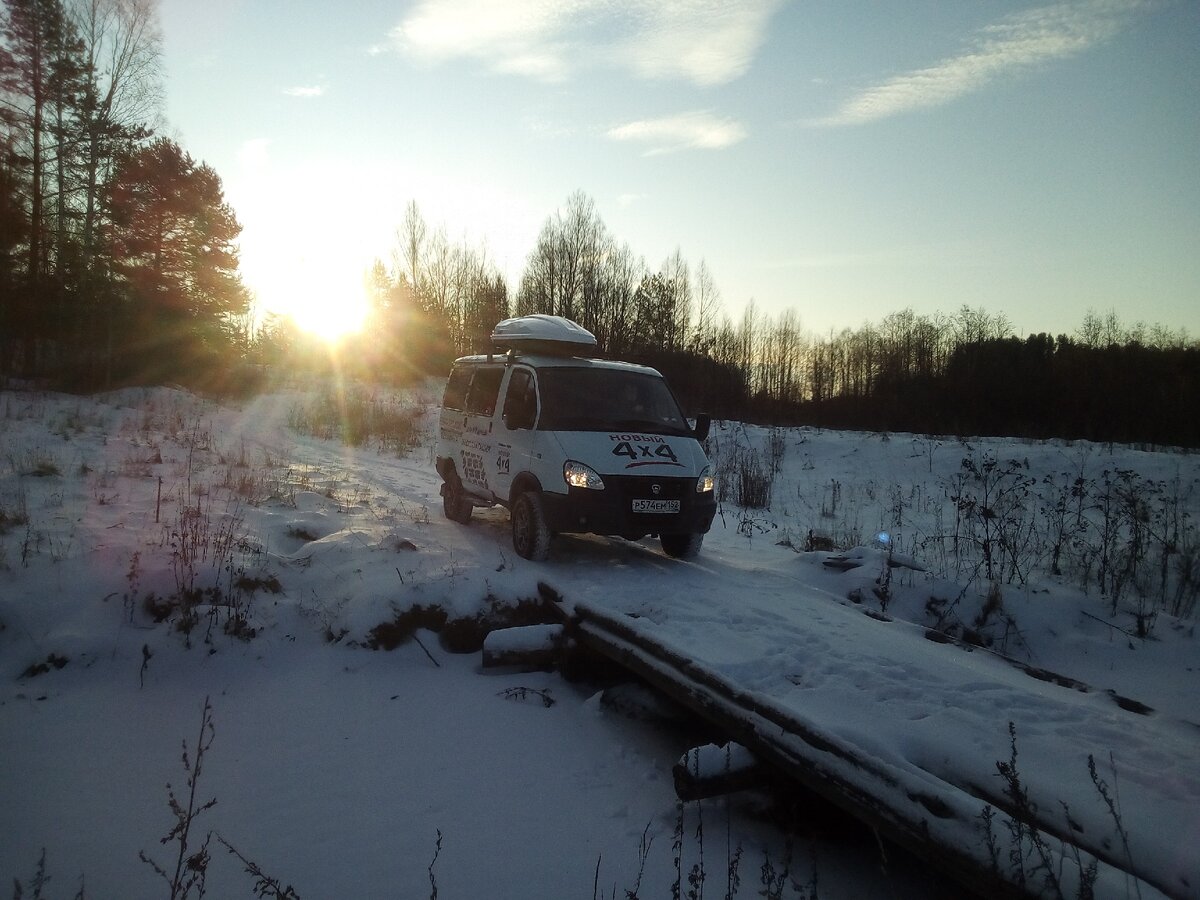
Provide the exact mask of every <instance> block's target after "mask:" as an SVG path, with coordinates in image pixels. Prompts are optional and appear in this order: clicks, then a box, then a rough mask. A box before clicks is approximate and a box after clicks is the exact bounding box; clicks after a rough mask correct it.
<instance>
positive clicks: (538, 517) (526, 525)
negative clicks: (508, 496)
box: [512, 491, 550, 561]
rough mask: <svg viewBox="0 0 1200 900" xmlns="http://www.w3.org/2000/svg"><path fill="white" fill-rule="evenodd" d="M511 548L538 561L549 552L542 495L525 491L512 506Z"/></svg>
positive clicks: (519, 554)
mask: <svg viewBox="0 0 1200 900" xmlns="http://www.w3.org/2000/svg"><path fill="white" fill-rule="evenodd" d="M512 541H513V549H514V550H516V551H517V555H518V556H523V557H524V558H525V559H531V560H534V561H540V560H543V559H545V558H546V557H547V556H548V555H549V553H550V528H549V527H548V526H547V525H546V513H545V510H544V509H543V508H542V495H541V494H539V493H538V492H537V491H526V492H525V493H523V494H521V496H519V497H518V498H517V502H516V503H514V504H513V508H512Z"/></svg>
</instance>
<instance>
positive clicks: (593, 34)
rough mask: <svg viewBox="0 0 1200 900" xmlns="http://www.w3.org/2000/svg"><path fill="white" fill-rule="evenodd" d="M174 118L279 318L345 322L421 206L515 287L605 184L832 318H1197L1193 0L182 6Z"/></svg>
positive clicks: (650, 236) (168, 100)
mask: <svg viewBox="0 0 1200 900" xmlns="http://www.w3.org/2000/svg"><path fill="white" fill-rule="evenodd" d="M160 18H161V26H162V34H163V51H164V52H163V65H164V74H165V80H166V97H165V108H164V115H165V119H166V125H165V129H164V130H165V131H166V133H167V134H169V135H170V136H172V137H174V138H175V139H177V140H178V141H179V142H180V143H181V144H182V145H183V146H184V148H185V149H187V150H188V152H190V153H191V154H192V156H193V157H195V158H197V159H199V160H203V161H205V162H207V163H208V164H210V165H212V166H213V167H214V168H215V169H216V171H217V172H218V174H219V175H220V176H221V178H222V181H223V184H224V188H225V192H226V198H227V199H228V201H229V202H230V204H231V205H232V206H233V208H234V210H235V212H236V214H237V216H238V218H239V220H240V222H241V223H242V225H243V226H244V231H243V234H242V271H243V275H244V277H245V280H246V282H247V284H248V285H249V286H250V288H251V289H252V290H253V291H254V292H255V294H256V296H257V298H258V300H259V302H260V304H261V305H262V306H263V307H264V308H268V309H277V310H286V309H295V310H296V311H297V312H298V313H299V314H301V315H305V316H307V317H308V321H309V322H310V323H311V324H312V325H313V326H314V327H324V328H333V327H336V324H337V323H338V322H343V323H345V322H348V321H350V320H351V318H352V315H351V310H353V309H354V307H355V304H356V303H358V302H360V300H361V289H360V285H361V282H362V273H363V272H364V270H365V269H366V268H367V267H368V266H369V265H370V263H371V262H372V260H374V259H376V258H379V259H382V260H383V261H384V262H385V263H387V262H390V260H391V256H392V252H393V250H394V248H395V247H396V246H397V238H396V231H397V228H398V227H399V226H400V225H401V224H402V222H403V220H404V211H405V208H406V207H407V205H408V204H409V202H410V201H415V202H416V204H417V205H418V207H419V209H420V210H421V212H422V214H423V216H424V218H425V219H426V221H427V222H428V223H429V225H430V226H431V228H439V227H441V228H444V229H445V231H446V234H447V237H448V238H449V239H450V241H451V242H453V243H463V242H465V243H467V244H469V245H471V246H473V247H475V248H477V249H484V250H486V252H487V254H488V256H489V258H490V259H491V260H492V261H493V262H494V263H495V265H496V266H497V268H498V269H499V270H500V271H501V272H502V273H503V274H504V275H505V277H506V279H507V280H508V284H509V289H510V296H514V297H515V295H516V291H517V289H518V287H519V284H520V275H521V272H522V270H523V267H524V264H525V262H526V260H527V258H528V255H529V253H530V251H531V250H532V249H533V247H534V245H535V242H536V238H537V234H538V232H539V231H540V230H541V228H542V227H543V225H544V224H545V223H546V221H547V220H548V219H549V218H550V217H551V216H553V215H554V214H555V212H556V211H557V210H559V209H560V208H562V206H563V205H564V204H565V202H566V200H567V198H568V197H569V196H570V195H571V194H572V193H573V192H576V191H582V192H584V193H585V194H586V195H587V196H589V197H590V198H591V199H592V200H593V201H594V202H595V205H596V209H597V212H598V213H599V215H600V217H601V218H602V219H603V221H604V223H605V225H606V226H607V227H608V229H609V231H610V232H611V233H612V235H613V236H614V237H615V238H616V239H617V240H618V241H619V242H621V243H626V244H628V245H629V246H630V248H631V249H632V250H633V252H634V254H635V255H636V256H638V257H642V258H644V259H645V262H646V264H647V266H648V267H649V268H650V269H651V270H657V269H658V268H660V267H661V265H662V264H663V262H664V261H665V260H666V259H667V257H668V256H669V255H670V254H672V253H673V252H674V251H675V250H676V249H678V250H679V251H680V252H681V253H682V255H683V257H684V259H685V260H687V261H688V262H689V263H690V264H691V265H692V266H693V267H697V266H698V265H699V263H700V262H701V261H702V260H703V261H704V263H705V264H706V266H707V267H708V269H709V270H710V272H711V273H712V276H713V278H714V281H715V283H716V285H717V288H718V289H719V291H720V294H721V297H722V302H723V308H724V310H725V312H726V313H728V314H729V315H730V316H731V317H732V318H734V319H735V320H736V319H737V318H738V317H740V315H741V312H742V310H743V309H744V308H745V306H746V304H747V303H748V302H749V301H751V300H753V301H754V303H755V306H756V309H758V310H759V311H760V312H763V313H766V314H770V315H773V316H777V315H779V314H780V313H782V312H783V311H784V310H787V309H794V310H795V311H796V312H797V313H798V314H799V317H800V321H801V325H802V327H804V328H805V329H807V330H808V331H810V332H812V333H813V334H817V335H820V334H827V333H829V332H830V331H831V330H841V329H842V328H857V327H859V326H861V325H862V324H863V323H864V322H868V321H869V322H878V321H880V320H881V319H882V318H883V317H885V316H886V315H888V314H889V313H893V312H899V311H901V310H904V309H911V310H913V311H914V312H916V313H918V314H923V315H931V316H932V315H938V314H950V313H953V312H955V311H956V310H958V309H960V308H961V307H962V306H964V305H967V306H971V307H973V308H983V309H985V310H986V311H988V312H989V313H991V314H994V315H995V314H1003V315H1005V316H1007V317H1008V319H1009V321H1010V322H1011V324H1012V326H1013V328H1014V331H1015V332H1016V333H1018V334H1022V335H1023V334H1028V333H1033V332H1043V331H1044V332H1049V333H1052V334H1060V333H1072V332H1074V331H1076V330H1077V329H1078V327H1079V326H1080V324H1081V323H1082V321H1083V318H1084V316H1085V315H1086V314H1087V313H1088V311H1089V310H1092V311H1095V312H1097V313H1101V314H1104V313H1107V312H1109V311H1115V312H1116V313H1117V315H1118V316H1119V317H1120V319H1121V320H1122V321H1124V322H1125V323H1127V324H1132V323H1133V322H1136V321H1144V322H1146V323H1150V324H1155V323H1157V324H1162V325H1166V326H1168V327H1170V328H1172V329H1179V328H1183V329H1186V330H1187V332H1188V334H1189V335H1190V336H1191V337H1193V338H1195V337H1196V336H1197V335H1200V53H1197V51H1196V48H1197V47H1198V46H1200V3H1197V2H1195V0H1063V2H1044V0H1043V2H1031V3H1025V2H1011V0H1010V2H999V0H980V2H973V3H961V2H956V0H944V2H935V0H909V2H905V3H903V4H878V3H872V2H864V0H836V2H834V0H793V2H780V0H745V2H740V3H737V4H728V3H724V2H721V0H711V2H709V0H681V2H657V0H647V2H639V0H579V2H574V3H562V2H553V0H514V2H506V3H497V2H489V0H416V2H398V3H384V2H378V0H364V2H360V3H353V4H345V5H343V6H342V7H340V8H338V9H337V11H336V13H331V11H330V7H329V6H328V4H325V3H316V2H311V0H297V2H290V3H288V4H278V3H263V2H257V0H213V2H208V3H205V4H198V3H195V2H194V0H162V4H161V8H160Z"/></svg>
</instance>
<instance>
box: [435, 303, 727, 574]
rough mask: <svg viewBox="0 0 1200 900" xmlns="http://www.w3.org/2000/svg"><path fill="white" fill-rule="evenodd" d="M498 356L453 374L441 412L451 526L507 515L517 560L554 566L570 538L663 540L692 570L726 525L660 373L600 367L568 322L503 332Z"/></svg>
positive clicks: (440, 456)
mask: <svg viewBox="0 0 1200 900" xmlns="http://www.w3.org/2000/svg"><path fill="white" fill-rule="evenodd" d="M492 342H493V344H494V345H495V346H496V348H497V350H498V351H499V352H496V353H491V354H488V355H486V356H465V357H463V358H462V359H459V360H457V361H456V362H455V363H454V368H453V370H452V371H451V373H450V378H449V380H448V381H447V382H446V391H445V395H444V397H443V398H442V412H441V421H440V423H439V427H438V449H437V471H438V474H439V475H441V476H442V481H443V484H442V487H441V493H442V506H443V509H444V511H445V513H446V517H447V518H449V519H452V520H453V521H455V522H461V523H463V524H465V523H467V522H469V521H470V519H471V510H472V509H473V508H474V507H476V506H483V507H486V506H494V505H497V504H498V505H500V506H504V507H506V508H507V509H508V510H509V512H510V515H511V519H512V540H513V547H514V548H515V549H516V551H517V553H518V554H520V555H521V556H523V557H525V558H526V559H535V560H537V559H545V558H546V555H547V553H548V552H549V548H550V539H551V536H552V535H554V534H556V533H559V532H567V533H591V534H603V535H620V536H622V537H625V538H628V539H630V540H637V539H639V538H642V537H645V536H646V535H657V536H658V538H659V540H660V541H661V543H662V548H663V551H664V552H665V553H667V554H668V555H670V556H675V557H682V558H689V557H692V556H695V555H696V554H697V553H698V552H699V550H700V546H701V544H702V543H703V540H704V535H705V534H706V533H707V532H708V529H709V527H710V526H711V525H712V520H713V516H714V514H715V513H716V499H715V494H714V491H713V471H712V467H711V466H710V465H709V462H708V458H707V457H706V456H705V455H704V449H703V447H701V445H700V443H701V441H703V440H704V439H705V437H706V436H707V434H708V428H709V419H708V417H707V416H700V417H698V418H697V421H696V427H695V428H692V427H691V426H689V425H688V422H687V420H686V419H685V418H684V415H683V412H682V410H681V409H680V407H679V403H678V401H677V400H676V399H675V395H674V394H673V393H672V392H671V389H670V388H669V387H668V386H667V382H666V380H665V379H664V378H663V377H662V375H661V374H659V372H658V371H656V370H655V369H651V368H649V367H646V366H638V365H634V364H632V363H626V362H612V361H607V360H601V359H594V358H592V355H594V354H595V352H596V339H595V337H594V336H593V335H592V334H591V332H589V331H587V330H586V329H584V328H581V327H580V326H579V325H577V324H576V323H574V322H572V321H570V320H569V319H565V318H562V317H560V316H545V315H534V316H523V317H521V318H516V319H506V320H504V321H503V322H500V323H499V324H498V325H497V326H496V328H495V331H494V332H493V334H492Z"/></svg>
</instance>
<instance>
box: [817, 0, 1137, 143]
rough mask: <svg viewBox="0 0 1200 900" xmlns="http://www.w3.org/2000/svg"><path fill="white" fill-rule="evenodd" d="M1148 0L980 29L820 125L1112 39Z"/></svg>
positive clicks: (1074, 5) (925, 103)
mask: <svg viewBox="0 0 1200 900" xmlns="http://www.w3.org/2000/svg"><path fill="white" fill-rule="evenodd" d="M1147 6H1148V2H1147V0H1069V2H1062V3H1054V4H1051V5H1049V6H1043V7H1039V8H1037V9H1031V10H1027V11H1026V12H1023V13H1018V14H1015V15H1012V16H1009V17H1007V18H1005V19H1003V20H1001V21H1000V22H999V23H997V24H995V25H991V26H988V27H987V28H984V29H982V30H981V31H980V32H979V33H978V34H977V35H976V36H975V39H974V40H973V41H972V43H971V45H970V46H969V47H968V49H967V50H966V51H965V52H964V53H962V54H960V55H959V56H955V57H952V58H950V59H946V60H943V61H942V62H939V63H937V64H936V65H933V66H929V67H928V68H924V69H918V70H916V71H914V72H909V73H907V74H904V75H900V76H897V77H896V78H892V79H889V80H887V81H885V82H883V83H882V84H879V85H876V86H874V87H871V88H868V89H866V90H865V91H862V92H861V93H860V94H858V95H857V96H855V97H853V98H851V99H850V100H849V101H848V102H847V103H845V104H844V105H843V106H842V108H841V109H840V110H838V111H837V112H836V113H835V114H834V115H832V116H829V117H828V118H825V119H821V120H818V121H817V122H815V123H813V124H819V125H856V124H862V123H865V122H871V121H874V120H876V119H883V118H887V117H888V116H894V115H899V114H900V113H905V112H909V111H911V110H915V109H924V108H928V107H932V106H940V105H941V104H944V103H949V102H950V101H952V100H955V99H957V98H959V97H962V96H964V95H965V94H969V93H972V92H974V91H977V90H980V89H981V88H983V87H985V86H986V85H987V84H988V83H990V82H992V81H994V80H995V79H997V78H1000V77H1003V76H1005V75H1008V74H1010V73H1015V72H1019V71H1022V70H1026V69H1029V68H1032V67H1034V66H1036V65H1039V64H1041V63H1045V62H1049V61H1052V60H1056V59H1065V58H1067V57H1070V56H1075V55H1078V54H1080V53H1083V52H1084V51H1085V50H1087V49H1089V48H1091V47H1093V46H1095V45H1097V44H1100V43H1103V42H1104V41H1107V40H1110V39H1111V38H1112V37H1114V36H1115V35H1116V34H1117V33H1118V32H1120V30H1121V28H1122V27H1123V26H1124V24H1125V22H1126V21H1127V20H1128V18H1129V17H1130V16H1131V15H1132V14H1133V13H1135V12H1137V11H1139V10H1141V9H1144V8H1146V7H1147Z"/></svg>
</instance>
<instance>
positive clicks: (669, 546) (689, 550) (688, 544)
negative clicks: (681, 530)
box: [658, 533, 704, 559]
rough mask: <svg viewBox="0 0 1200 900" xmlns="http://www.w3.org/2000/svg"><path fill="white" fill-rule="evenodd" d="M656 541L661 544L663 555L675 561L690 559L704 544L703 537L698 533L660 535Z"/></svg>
mask: <svg viewBox="0 0 1200 900" xmlns="http://www.w3.org/2000/svg"><path fill="white" fill-rule="evenodd" d="M658 539H659V541H661V542H662V548H663V553H665V554H667V556H673V557H675V558H676V559H692V558H693V557H694V556H695V555H696V554H698V553H699V552H700V547H701V545H702V544H703V543H704V535H703V534H700V533H696V534H662V535H659V537H658Z"/></svg>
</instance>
